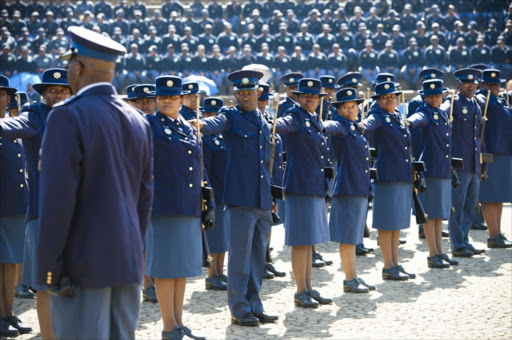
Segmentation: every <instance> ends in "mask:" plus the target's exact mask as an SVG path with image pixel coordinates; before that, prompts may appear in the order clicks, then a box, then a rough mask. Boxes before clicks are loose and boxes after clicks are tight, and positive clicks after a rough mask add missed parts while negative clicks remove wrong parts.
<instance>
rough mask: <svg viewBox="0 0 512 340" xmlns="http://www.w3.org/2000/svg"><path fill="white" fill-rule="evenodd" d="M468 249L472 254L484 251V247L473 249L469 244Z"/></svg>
mask: <svg viewBox="0 0 512 340" xmlns="http://www.w3.org/2000/svg"><path fill="white" fill-rule="evenodd" d="M468 249H469V251H472V252H473V254H475V255H480V254H483V253H485V249H475V247H473V245H471V244H470V245H469V246H468Z"/></svg>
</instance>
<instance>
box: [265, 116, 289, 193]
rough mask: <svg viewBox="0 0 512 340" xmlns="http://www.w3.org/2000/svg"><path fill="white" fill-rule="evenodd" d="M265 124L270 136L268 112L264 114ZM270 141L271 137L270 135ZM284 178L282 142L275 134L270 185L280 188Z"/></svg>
mask: <svg viewBox="0 0 512 340" xmlns="http://www.w3.org/2000/svg"><path fill="white" fill-rule="evenodd" d="M264 116H265V119H266V120H267V123H268V124H269V125H270V133H271V134H272V119H271V118H270V115H269V113H268V112H266V111H265V113H264ZM270 138H271V140H272V135H271V137H270ZM283 178H284V162H283V140H282V138H281V136H280V135H279V134H278V133H276V148H275V150H274V162H273V163H272V184H274V185H277V186H280V187H282V186H283Z"/></svg>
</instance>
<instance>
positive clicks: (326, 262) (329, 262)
mask: <svg viewBox="0 0 512 340" xmlns="http://www.w3.org/2000/svg"><path fill="white" fill-rule="evenodd" d="M313 257H314V258H317V259H318V260H320V261H324V263H325V264H326V265H328V266H330V265H331V264H332V261H331V260H326V259H324V257H323V256H322V254H320V253H313Z"/></svg>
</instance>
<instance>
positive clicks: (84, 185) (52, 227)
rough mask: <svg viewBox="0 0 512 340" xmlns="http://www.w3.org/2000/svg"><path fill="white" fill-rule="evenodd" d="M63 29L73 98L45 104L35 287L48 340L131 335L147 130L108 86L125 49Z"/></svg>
mask: <svg viewBox="0 0 512 340" xmlns="http://www.w3.org/2000/svg"><path fill="white" fill-rule="evenodd" d="M68 32H69V33H70V36H71V40H72V43H71V50H70V51H69V52H68V54H67V55H66V57H67V58H69V69H68V78H69V85H70V87H71V89H72V90H73V92H74V93H76V95H75V96H74V97H72V98H70V99H69V100H67V101H66V102H63V103H61V104H60V105H55V106H54V108H53V110H52V112H51V115H50V116H49V118H48V124H47V126H46V130H47V133H45V135H44V139H43V143H42V147H41V150H42V151H41V163H40V164H41V165H40V166H41V188H40V189H41V190H40V195H39V197H40V206H39V215H40V230H39V233H37V237H38V238H37V259H36V280H35V281H36V283H37V284H38V285H46V286H47V288H48V290H49V291H50V292H51V293H52V296H51V315H52V324H53V327H54V329H55V335H56V338H57V339H69V338H96V339H108V338H133V337H134V336H135V327H136V325H137V319H138V312H139V307H140V290H139V286H140V283H141V279H142V274H143V271H142V261H143V259H142V250H143V242H144V238H145V233H146V229H147V227H148V225H149V217H150V211H151V198H152V193H153V165H152V149H153V148H152V139H151V132H150V128H149V125H148V124H147V122H145V121H144V119H143V117H141V116H140V114H138V113H136V112H135V111H134V110H133V109H132V108H130V106H128V105H127V104H125V103H123V101H122V100H121V99H120V98H117V96H116V91H115V89H114V87H113V86H112V85H111V84H110V83H111V82H112V76H113V71H114V68H115V61H116V59H117V57H118V56H119V55H121V54H124V53H126V49H125V48H124V47H123V46H121V45H119V44H117V43H115V42H114V41H112V40H111V39H109V38H107V37H105V36H103V35H101V34H98V33H95V32H93V31H90V30H87V29H85V28H83V27H77V26H72V27H70V28H69V29H68ZM105 83H109V84H105ZM127 135H128V136H130V138H126V136H127ZM56 186H59V190H55V187H56ZM127 207H131V208H130V209H127ZM56 235H67V236H66V237H56ZM98 249H101V251H97V250H98Z"/></svg>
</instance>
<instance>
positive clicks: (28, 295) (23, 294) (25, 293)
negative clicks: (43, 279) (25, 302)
mask: <svg viewBox="0 0 512 340" xmlns="http://www.w3.org/2000/svg"><path fill="white" fill-rule="evenodd" d="M14 296H16V297H18V298H21V299H33V298H34V296H35V294H34V293H32V291H31V290H30V289H29V288H28V286H26V285H17V286H16V287H15V288H14Z"/></svg>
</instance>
